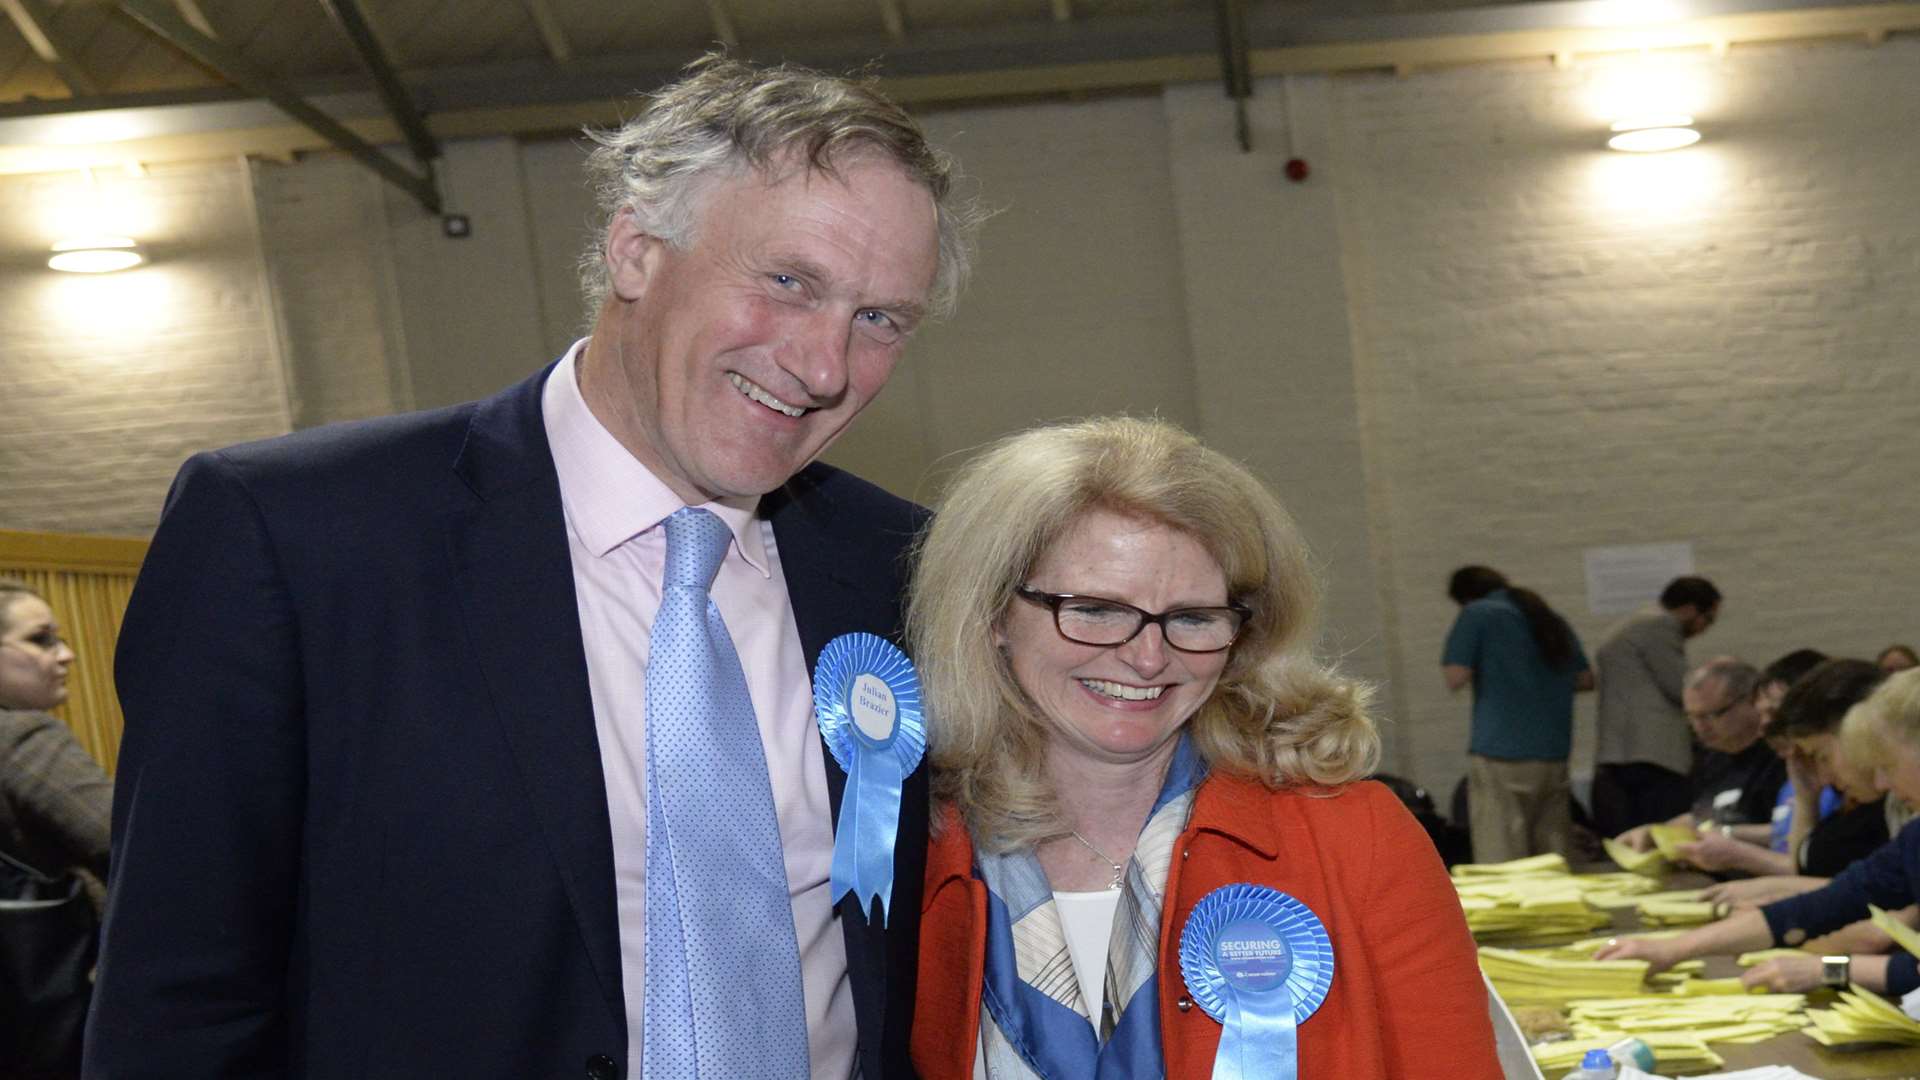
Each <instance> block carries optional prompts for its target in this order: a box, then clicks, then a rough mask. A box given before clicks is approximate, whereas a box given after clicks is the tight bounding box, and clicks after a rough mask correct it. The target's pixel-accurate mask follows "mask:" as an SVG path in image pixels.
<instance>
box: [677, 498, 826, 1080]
mask: <svg viewBox="0 0 1920 1080" xmlns="http://www.w3.org/2000/svg"><path fill="white" fill-rule="evenodd" d="M732 539H733V535H732V533H731V532H729V531H728V529H727V526H726V523H725V522H723V521H721V520H720V519H719V518H718V517H715V516H714V515H713V514H712V513H711V512H710V511H707V510H699V509H695V508H693V507H687V508H685V509H682V510H679V511H677V512H675V513H674V515H673V516H672V517H669V518H668V519H667V572H666V578H665V581H664V583H663V587H662V588H661V596H660V613H659V615H658V616H657V617H655V619H654V621H653V644H652V654H651V655H650V656H649V657H648V658H647V951H646V995H647V996H646V1025H645V1026H646V1031H645V1036H644V1038H645V1041H644V1043H643V1047H644V1049H643V1052H642V1059H641V1060H642V1068H643V1071H644V1073H645V1080H796V1078H800V1077H805V1076H806V1075H807V1071H808V1067H807V1012H806V1003H805V999H804V996H803V994H802V991H801V982H800V949H799V946H798V945H797V944H796V942H795V937H794V929H793V905H792V901H791V899H790V896H789V892H788V889H787V871H786V860H785V858H784V857H783V856H782V854H781V850H780V828H779V824H778V823H777V822H776V821H775V819H774V815H773V787H772V784H771V783H770V782H769V780H768V779H767V755H766V751H765V750H764V749H763V748H762V746H761V744H760V726H759V724H758V723H757V722H756V721H755V720H754V715H753V701H752V699H751V698H750V697H748V695H747V678H746V675H745V673H743V672H742V671H741V670H740V655H739V653H737V652H735V651H734V648H733V639H732V637H730V636H729V635H728V634H727V625H726V623H724V622H722V621H721V619H720V609H719V608H717V607H715V606H714V605H713V601H712V600H711V599H709V598H708V596H707V588H708V586H710V585H711V584H712V583H713V575H714V574H715V573H716V572H717V571H718V570H719V569H720V560H721V559H722V558H724V557H725V556H726V553H727V544H728V542H729V541H731V540H732Z"/></svg>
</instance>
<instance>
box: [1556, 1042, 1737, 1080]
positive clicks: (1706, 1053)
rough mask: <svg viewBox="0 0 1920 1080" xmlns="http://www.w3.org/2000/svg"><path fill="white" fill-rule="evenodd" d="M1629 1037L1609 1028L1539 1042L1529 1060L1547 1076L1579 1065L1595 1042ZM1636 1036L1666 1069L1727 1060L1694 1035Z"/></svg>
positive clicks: (1693, 1068) (1698, 1068) (1687, 1069)
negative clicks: (1588, 1035)
mask: <svg viewBox="0 0 1920 1080" xmlns="http://www.w3.org/2000/svg"><path fill="white" fill-rule="evenodd" d="M1629 1037H1630V1036H1629V1035H1628V1034H1627V1033H1625V1032H1613V1033H1611V1034H1603V1035H1601V1036H1599V1037H1597V1038H1579V1039H1569V1040H1566V1041H1565V1042H1552V1043H1540V1044H1539V1045H1537V1046H1535V1047H1534V1048H1533V1063H1534V1064H1536V1065H1538V1066H1540V1071H1541V1072H1543V1073H1545V1074H1546V1075H1548V1076H1565V1075H1566V1074H1567V1073H1569V1072H1572V1071H1573V1070H1574V1069H1577V1068H1579V1067H1580V1059H1581V1058H1582V1057H1584V1056H1586V1053H1587V1051H1589V1050H1591V1049H1593V1048H1594V1047H1596V1046H1612V1045H1613V1044H1614V1043H1616V1042H1619V1041H1620V1040H1621V1039H1625V1038H1629ZM1638 1038H1639V1039H1640V1041H1641V1042H1644V1043H1646V1044H1647V1047H1648V1048H1649V1049H1651V1050H1652V1051H1653V1062H1654V1067H1655V1068H1657V1069H1662V1070H1665V1071H1667V1072H1672V1073H1696V1072H1704V1071H1706V1070H1708V1069H1717V1068H1719V1067H1720V1066H1722V1065H1725V1064H1726V1063H1727V1059H1726V1058H1723V1057H1721V1056H1720V1055H1719V1054H1716V1053H1714V1052H1713V1051H1712V1050H1709V1049H1707V1044H1706V1043H1705V1042H1704V1041H1703V1040H1701V1039H1700V1038H1699V1036H1696V1035H1687V1034H1683V1033H1678V1032H1660V1033H1657V1034H1654V1035H1641V1036H1638Z"/></svg>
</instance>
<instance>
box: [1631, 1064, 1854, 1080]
mask: <svg viewBox="0 0 1920 1080" xmlns="http://www.w3.org/2000/svg"><path fill="white" fill-rule="evenodd" d="M1620 1080H1668V1078H1667V1076H1661V1074H1657V1072H1642V1070H1638V1068H1634V1067H1632V1065H1628V1067H1624V1068H1620ZM1695 1080H1820V1078H1818V1076H1807V1074H1805V1072H1801V1070H1799V1068H1793V1067H1791V1065H1763V1067H1759V1068H1736V1070H1734V1072H1705V1074H1699V1076H1695Z"/></svg>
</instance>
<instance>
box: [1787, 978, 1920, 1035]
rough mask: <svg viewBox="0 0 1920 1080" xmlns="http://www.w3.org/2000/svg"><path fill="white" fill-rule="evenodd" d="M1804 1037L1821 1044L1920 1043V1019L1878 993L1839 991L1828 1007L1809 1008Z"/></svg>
mask: <svg viewBox="0 0 1920 1080" xmlns="http://www.w3.org/2000/svg"><path fill="white" fill-rule="evenodd" d="M1807 1019H1808V1020H1810V1021H1812V1022H1813V1023H1812V1026H1811V1027H1809V1028H1807V1029H1806V1032H1807V1037H1808V1038H1810V1039H1812V1040H1813V1041H1814V1042H1817V1043H1820V1044H1821V1045H1823V1046H1851V1045H1855V1044H1859V1043H1895V1044H1898V1045H1901V1046H1920V1023H1916V1022H1915V1021H1913V1020H1911V1019H1909V1018H1908V1016H1907V1014H1906V1013H1903V1012H1901V1011H1900V1008H1899V1006H1897V1005H1894V1004H1893V1003H1892V1002H1890V1001H1888V1000H1887V999H1885V998H1883V997H1881V996H1880V995H1878V994H1871V993H1864V992H1861V991H1855V990H1842V991H1840V1000H1839V1001H1837V1002H1835V1003H1834V1006H1833V1008H1831V1009H1808V1010H1807Z"/></svg>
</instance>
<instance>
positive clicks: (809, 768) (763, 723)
mask: <svg viewBox="0 0 1920 1080" xmlns="http://www.w3.org/2000/svg"><path fill="white" fill-rule="evenodd" d="M584 344H585V343H584V342H581V343H578V344H576V345H575V346H574V347H573V348H572V349H570V350H568V353H567V357H566V359H564V360H562V361H561V362H560V363H559V365H558V366H556V367H555V368H554V370H553V375H552V376H551V377H550V378H548V380H547V385H546V387H545V390H544V393H543V394H542V395H541V402H540V404H541V411H542V415H543V419H544V420H545V422H546V429H547V440H548V442H549V443H550V444H551V445H552V448H553V466H554V470H555V471H556V472H557V473H558V474H559V479H560V504H561V508H562V509H563V510H564V511H565V514H566V519H567V545H568V549H569V553H570V554H571V556H572V560H573V586H574V592H575V595H576V598H577V600H578V602H579V610H580V639H581V644H582V645H583V646H585V648H586V654H587V685H588V688H589V689H590V690H591V692H592V695H593V720H594V727H595V729H596V731H597V733H598V735H599V741H600V765H601V770H602V772H603V774H604V778H605V781H606V785H607V812H608V816H609V818H610V822H609V823H610V824H611V825H612V827H613V873H614V893H615V899H616V900H617V902H618V904H619V917H620V968H621V977H622V981H623V984H624V985H623V989H624V990H625V992H626V1005H627V1075H631V1076H639V1075H640V1053H641V1032H642V1031H644V1030H645V1028H644V1027H643V1023H642V1020H643V1015H644V1008H643V1002H644V1000H645V997H646V982H645V976H644V971H645V950H646V937H647V932H646V931H647V923H646V895H647V892H646V890H647V873H646V871H647V844H646V823H647V783H646V753H647V736H646V731H647V727H646V719H647V718H646V703H647V651H648V646H649V644H650V642H651V641H652V631H653V617H654V614H655V612H656V611H657V610H658V609H659V607H660V582H661V579H662V577H663V576H664V575H665V572H666V552H667V544H666V530H665V529H662V528H660V527H659V525H660V523H661V522H663V521H665V520H666V518H667V516H668V515H669V514H672V513H673V512H674V511H676V510H678V509H680V507H681V505H682V504H681V501H680V499H679V497H678V496H676V495H674V494H673V492H672V491H671V490H669V489H668V488H667V486H666V485H665V484H663V483H661V482H660V480H659V479H658V478H657V477H655V476H654V475H653V474H652V473H650V472H648V471H647V470H646V468H645V467H643V466H642V465H641V464H640V462H639V461H637V460H635V459H634V457H633V455H632V454H630V453H628V452H627V450H626V448H625V447H623V446H621V445H620V443H619V442H618V441H617V440H616V439H614V437H613V435H612V433H610V432H609V431H607V429H606V428H605V427H604V426H602V425H601V423H600V421H599V419H598V418H596V417H595V416H594V415H593V413H592V411H590V410H589V409H588V408H587V403H586V401H585V400H584V399H583V398H582V397H581V395H580V386H579V384H578V383H577V382H576V381H575V379H576V375H575V366H574V365H575V364H576V363H577V362H578V360H579V357H580V356H581V354H582V348H581V346H582V345H584ZM757 504H758V500H757V499H747V500H728V501H727V502H725V503H708V504H706V506H707V509H709V510H712V511H713V512H714V513H715V514H717V515H718V516H719V517H720V519H721V520H722V521H724V522H726V523H727V527H728V528H729V529H731V530H732V531H733V534H734V543H733V544H732V545H730V546H729V547H728V548H727V554H726V558H725V559H724V560H722V561H721V563H720V571H719V573H718V574H717V575H715V577H714V581H713V588H712V590H711V593H710V595H711V596H712V597H713V602H714V604H715V605H716V606H717V607H719V609H720V617H721V618H722V619H724V620H725V621H726V624H727V632H728V633H729V634H730V635H732V637H733V644H734V648H735V650H736V651H738V652H739V654H740V663H741V667H742V668H743V669H744V670H745V672H746V676H747V694H748V696H749V697H750V698H751V699H752V701H753V711H754V715H755V718H756V719H758V720H759V722H760V741H761V744H762V745H763V746H764V747H765V748H766V752H767V770H768V774H769V778H770V779H771V780H772V782H773V810H774V816H775V817H776V818H777V820H778V822H779V825H780V843H781V848H782V850H783V853H784V854H785V856H786V864H787V888H788V891H789V893H790V894H791V896H792V899H793V922H794V930H795V931H796V933H797V934H798V937H799V943H800V975H801V981H802V984H803V986H804V993H805V998H806V1009H807V1049H808V1051H809V1056H810V1057H811V1059H812V1060H811V1063H810V1064H811V1072H812V1074H813V1076H814V1077H818V1078H844V1077H848V1076H851V1075H852V1074H853V1064H854V1045H855V1034H854V1016H853V990H852V987H851V986H850V984H849V983H848V981H847V949H846V941H845V939H844V938H843V937H842V934H841V929H840V924H839V923H838V922H837V921H836V920H835V919H834V917H833V902H832V899H831V897H830V895H829V894H830V893H831V891H832V886H831V884H830V882H829V879H830V877H831V875H832V870H833V826H832V824H831V822H832V820H833V818H832V812H831V810H830V809H829V805H828V796H827V771H826V760H825V750H824V749H823V748H822V747H821V744H820V736H819V733H818V732H817V731H816V729H815V727H814V722H813V683H812V680H811V679H810V678H809V676H808V673H807V663H806V657H805V654H804V653H803V652H802V651H801V647H800V631H799V629H798V627H797V626H796V625H795V624H794V621H793V604H792V600H791V599H790V598H789V596H788V595H787V579H786V576H785V575H784V574H783V573H782V572H781V570H780V552H779V550H778V548H777V547H776V546H775V545H774V539H773V526H772V525H770V524H769V523H768V522H767V521H766V519H765V518H762V517H760V516H759V514H758V513H756V512H755V511H756V508H757Z"/></svg>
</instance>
